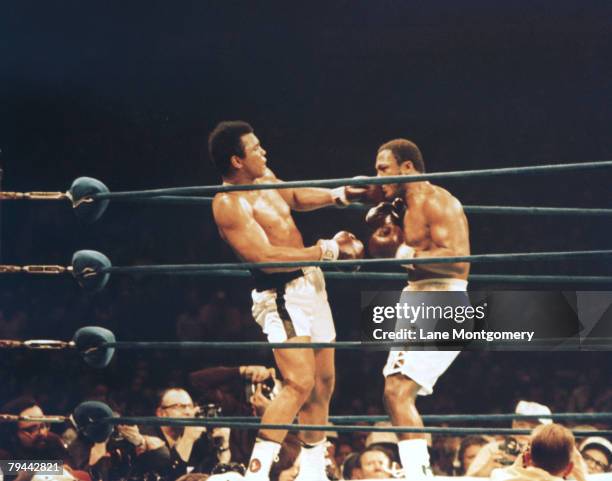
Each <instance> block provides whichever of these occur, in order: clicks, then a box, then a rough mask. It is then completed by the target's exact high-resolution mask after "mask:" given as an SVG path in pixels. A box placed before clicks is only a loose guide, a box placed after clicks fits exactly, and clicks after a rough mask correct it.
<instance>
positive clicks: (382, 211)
mask: <svg viewBox="0 0 612 481" xmlns="http://www.w3.org/2000/svg"><path fill="white" fill-rule="evenodd" d="M405 212H406V205H405V204H404V201H403V200H402V199H401V198H400V197H396V198H395V199H394V200H393V202H381V203H380V204H378V205H377V206H375V207H372V208H371V209H370V210H369V211H368V213H367V214H366V217H365V221H366V224H368V225H369V226H371V227H374V228H378V227H382V226H384V225H385V224H395V225H398V226H401V225H402V223H403V220H404V213H405Z"/></svg>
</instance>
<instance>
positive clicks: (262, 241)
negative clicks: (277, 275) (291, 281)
mask: <svg viewBox="0 0 612 481" xmlns="http://www.w3.org/2000/svg"><path fill="white" fill-rule="evenodd" d="M213 215H214V218H215V222H216V223H217V227H218V229H219V231H220V233H221V235H222V236H223V237H224V238H225V240H226V241H227V243H228V244H229V245H230V246H231V247H232V249H233V250H234V251H236V253H237V254H238V255H239V256H240V257H241V258H242V259H244V260H245V261H246V262H276V261H290V262H291V261H315V260H319V259H321V256H322V250H321V248H320V247H319V246H318V245H314V246H312V247H302V248H298V247H284V246H274V245H272V244H270V241H269V240H268V236H267V235H266V233H265V231H264V230H263V228H262V227H261V226H260V225H259V224H258V223H257V222H256V221H255V219H254V218H253V214H252V213H251V212H248V211H247V209H245V207H244V206H243V205H242V203H241V202H240V199H239V198H238V197H237V196H235V195H227V194H221V195H218V196H216V197H215V200H214V201H213Z"/></svg>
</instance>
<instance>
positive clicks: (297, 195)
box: [257, 168, 335, 211]
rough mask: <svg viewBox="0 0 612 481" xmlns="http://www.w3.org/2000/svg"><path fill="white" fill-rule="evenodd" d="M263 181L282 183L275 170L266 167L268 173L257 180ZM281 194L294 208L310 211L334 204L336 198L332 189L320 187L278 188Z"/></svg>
mask: <svg viewBox="0 0 612 481" xmlns="http://www.w3.org/2000/svg"><path fill="white" fill-rule="evenodd" d="M257 182H258V183H259V182H262V183H271V184H272V183H279V184H280V183H282V182H283V181H282V180H280V179H279V178H278V177H276V175H274V172H272V171H271V170H270V169H268V168H266V173H265V175H264V176H263V177H261V178H260V179H258V181H257ZM278 193H279V194H280V196H281V197H282V198H283V199H285V202H287V204H288V205H289V207H291V209H292V210H297V211H309V210H315V209H320V208H321V207H327V206H328V205H334V203H335V200H334V196H333V195H332V191H331V189H319V188H315V187H302V188H299V189H293V188H291V189H278Z"/></svg>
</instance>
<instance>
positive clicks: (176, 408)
mask: <svg viewBox="0 0 612 481" xmlns="http://www.w3.org/2000/svg"><path fill="white" fill-rule="evenodd" d="M198 414H199V407H198V406H195V405H194V403H193V400H192V399H191V396H190V395H189V393H188V392H187V391H185V390H184V389H180V388H169V389H166V390H165V391H163V392H162V393H161V394H160V396H159V402H158V404H157V409H156V410H155V415H156V416H157V417H161V418H164V417H166V418H194V417H196V416H197V415H198ZM142 432H143V434H146V435H147V436H145V440H149V441H150V440H151V438H150V436H154V437H157V438H159V440H161V441H162V442H163V445H162V447H161V448H160V447H157V446H159V444H157V445H156V444H155V443H151V444H153V446H152V448H153V449H148V446H145V451H147V452H145V453H144V454H143V455H142V456H140V459H139V461H140V462H141V463H144V464H149V467H152V466H153V465H154V464H156V465H158V466H157V468H158V469H156V470H157V471H159V472H166V473H168V474H172V475H174V476H175V477H177V476H180V475H182V474H186V473H189V472H191V471H195V472H206V473H208V472H210V471H211V469H212V468H213V467H214V466H215V464H217V463H218V462H224V463H227V462H229V460H230V457H231V453H230V450H229V429H227V428H215V429H213V430H212V432H211V435H210V436H208V433H207V431H206V428H205V427H202V426H187V427H173V426H161V427H155V428H151V427H148V428H143V429H142ZM147 444H148V443H147ZM147 458H150V459H149V460H150V463H147ZM160 464H161V465H162V466H159V465H160ZM145 470H146V469H145Z"/></svg>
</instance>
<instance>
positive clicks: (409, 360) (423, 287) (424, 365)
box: [383, 278, 469, 396]
mask: <svg viewBox="0 0 612 481" xmlns="http://www.w3.org/2000/svg"><path fill="white" fill-rule="evenodd" d="M466 290H467V281H464V280H462V279H452V278H440V279H423V280H420V281H415V282H410V283H409V284H408V285H407V286H406V287H405V288H404V292H426V291H466ZM466 300H467V302H469V299H468V298H467V296H466ZM459 352H460V351H435V350H431V351H416V350H415V351H390V352H389V357H388V358H387V363H386V364H385V367H384V369H383V375H384V376H385V377H387V376H391V375H393V374H402V375H404V376H406V377H409V378H410V379H412V380H413V381H415V382H416V383H417V384H418V385H419V386H421V389H420V390H419V394H420V395H421V396H425V395H428V394H431V393H432V392H433V387H434V385H435V384H436V381H437V380H438V378H439V377H440V376H441V375H442V374H443V373H444V371H446V370H447V369H448V367H449V366H450V365H451V364H452V362H453V361H454V360H455V358H456V357H457V355H458V354H459Z"/></svg>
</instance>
